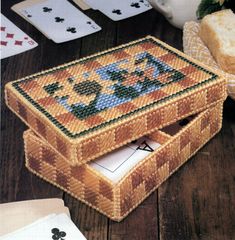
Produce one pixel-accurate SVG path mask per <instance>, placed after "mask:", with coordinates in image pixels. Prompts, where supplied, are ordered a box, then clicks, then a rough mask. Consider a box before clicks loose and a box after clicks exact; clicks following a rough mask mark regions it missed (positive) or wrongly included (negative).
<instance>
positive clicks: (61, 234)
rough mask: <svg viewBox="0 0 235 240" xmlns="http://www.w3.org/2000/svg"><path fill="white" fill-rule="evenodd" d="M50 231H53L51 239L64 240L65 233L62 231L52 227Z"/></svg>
mask: <svg viewBox="0 0 235 240" xmlns="http://www.w3.org/2000/svg"><path fill="white" fill-rule="evenodd" d="M51 232H52V233H53V235H52V239H53V240H65V239H64V238H63V237H65V236H66V233H65V232H63V231H60V230H59V229H58V228H53V229H52V230H51Z"/></svg>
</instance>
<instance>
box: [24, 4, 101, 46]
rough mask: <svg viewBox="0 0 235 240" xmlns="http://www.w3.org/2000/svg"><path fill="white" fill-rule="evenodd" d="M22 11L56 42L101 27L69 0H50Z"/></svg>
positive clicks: (80, 35) (87, 33)
mask: <svg viewBox="0 0 235 240" xmlns="http://www.w3.org/2000/svg"><path fill="white" fill-rule="evenodd" d="M20 13H21V14H22V15H23V16H24V18H27V19H28V21H29V22H31V23H32V24H33V25H34V26H35V27H37V28H38V29H39V30H40V31H41V32H42V33H44V34H45V35H46V36H48V38H50V39H52V40H53V41H54V42H56V43H61V42H66V41H70V40H73V39H76V38H80V37H83V36H86V35H89V34H91V33H94V32H97V31H99V30H100V29H101V27H100V26H98V25H97V24H96V23H95V22H94V21H93V20H92V19H90V18H89V17H87V16H86V15H85V14H83V13H82V12H81V11H79V10H78V9H77V8H75V7H74V6H73V5H72V4H71V3H69V2H68V1H67V0H48V1H43V2H41V3H37V4H35V5H33V6H29V7H25V8H22V9H21V10H20Z"/></svg>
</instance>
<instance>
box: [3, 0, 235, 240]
mask: <svg viewBox="0 0 235 240" xmlns="http://www.w3.org/2000/svg"><path fill="white" fill-rule="evenodd" d="M17 2H19V1H14V0H8V1H4V2H3V3H2V12H3V14H5V16H6V17H8V18H9V19H10V20H11V21H13V22H14V23H16V25H17V26H19V27H20V28H21V29H22V30H23V31H25V32H26V33H28V34H29V35H30V36H31V37H32V38H33V39H35V40H36V41H37V42H38V43H39V46H38V47H37V48H35V49H33V50H30V51H28V52H25V53H22V54H19V55H16V56H13V57H10V58H7V59H4V60H3V61H2V102H1V103H2V105H1V107H2V108H1V113H2V121H1V140H2V142H1V150H2V151H1V167H0V194H1V195H0V202H2V203H5V202H11V201H17V200H26V199H37V198H50V197H58V198H63V199H64V201H65V205H66V206H68V207H69V209H70V212H71V215H72V220H73V221H74V222H75V223H76V225H77V226H78V227H79V229H80V230H81V231H82V233H83V234H84V235H85V236H86V237H87V239H89V240H90V239H101V240H103V239H111V240H119V239H123V240H124V239H125V240H126V239H127V240H132V239H140V240H142V239H143V240H147V239H148V240H150V239H159V240H160V239H161V240H170V239H172V240H184V239H212V240H214V239H219V240H230V239H235V209H234V208H235V141H234V140H235V102H233V101H232V100H231V99H227V101H226V102H225V109H224V120H223V128H222V130H221V131H220V133H219V134H218V135H216V137H214V138H213V139H212V140H211V141H210V142H209V143H208V144H206V146H204V147H203V148H202V149H201V150H200V151H199V152H198V153H197V154H196V155H195V156H194V157H193V158H192V159H190V160H189V161H188V162H187V163H186V164H185V165H184V166H183V167H181V168H180V170H178V171H177V172H176V173H175V174H174V175H173V176H172V177H170V178H169V179H168V180H167V181H166V182H165V183H164V184H162V186H161V187H160V188H159V189H158V190H157V191H155V192H154V193H153V194H152V195H151V196H150V197H148V198H147V199H146V200H145V201H144V202H143V203H142V204H141V205H140V206H139V207H138V208H137V209H136V210H134V211H133V212H132V213H131V214H130V215H129V216H128V217H127V218H126V219H124V220H123V221H122V222H121V223H116V222H113V221H111V220H109V219H108V218H106V217H105V216H103V215H102V214H100V213H98V212H97V211H95V210H93V209H92V208H90V207H87V206H86V205H85V204H83V203H81V202H80V201H78V200H76V199H74V198H73V197H71V196H70V195H68V194H67V193H65V192H63V191H61V190H59V189H57V188H56V187H54V186H52V185H50V184H48V183H46V182H44V181H43V180H41V179H39V178H38V177H36V176H34V175H33V174H31V173H30V172H28V171H27V169H26V168H25V166H24V149H23V140H22V133H23V131H24V130H25V129H27V127H26V126H25V125H24V124H23V123H22V122H21V120H19V119H18V118H17V117H16V116H15V115H14V114H13V113H12V112H11V111H10V110H9V109H8V108H7V107H6V105H5V102H4V95H3V88H4V85H5V83H7V82H9V81H11V80H15V79H18V78H21V77H24V76H26V75H29V74H33V73H36V72H38V71H41V70H43V69H48V68H51V67H53V66H56V65H59V64H62V63H65V62H69V61H72V60H74V59H78V58H81V57H83V56H87V55H89V54H92V53H96V52H98V51H102V50H105V49H108V48H110V47H113V46H116V45H119V44H122V43H127V42H129V41H132V40H135V39H138V38H141V37H143V36H146V35H148V34H151V35H154V36H156V37H158V38H160V39H161V40H163V41H165V42H167V43H168V44H170V45H172V46H174V47H176V48H178V49H181V50H182V31H181V30H179V29H176V28H174V27H172V26H171V25H170V24H169V23H168V22H167V21H166V20H165V18H164V17H163V16H162V15H160V14H159V13H158V12H156V11H154V10H151V11H149V12H146V13H144V14H141V15H139V16H136V17H133V18H130V19H127V20H123V21H120V22H113V21H111V20H110V19H108V18H107V17H105V16H104V15H103V14H101V13H100V12H97V11H93V10H89V11H87V12H86V13H87V15H89V16H90V17H91V18H93V19H94V20H95V21H96V22H97V23H98V24H99V25H100V26H102V28H103V29H102V31H100V32H98V33H96V34H93V35H90V36H87V37H84V38H82V39H78V40H74V41H71V42H67V43H63V44H55V43H53V42H52V41H50V40H48V39H47V38H46V37H44V36H43V35H42V34H41V33H40V32H39V31H38V30H36V29H35V28H34V27H33V26H32V25H30V24H29V23H27V22H26V21H25V20H23V19H22V18H21V17H19V16H18V15H17V14H15V13H14V12H13V11H11V10H10V7H11V6H12V5H13V4H14V3H17ZM1 220H2V219H1Z"/></svg>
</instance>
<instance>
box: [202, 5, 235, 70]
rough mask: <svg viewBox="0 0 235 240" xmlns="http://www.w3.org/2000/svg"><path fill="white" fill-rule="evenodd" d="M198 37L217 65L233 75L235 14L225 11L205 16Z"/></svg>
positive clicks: (234, 64) (234, 68)
mask: <svg viewBox="0 0 235 240" xmlns="http://www.w3.org/2000/svg"><path fill="white" fill-rule="evenodd" d="M199 36H200V37H201V39H202V41H203V42H204V43H205V44H206V46H207V47H208V48H209V50H210V52H211V54H212V55H213V57H214V58H215V60H216V61H217V63H218V65H219V66H220V67H221V68H222V69H223V70H224V71H226V72H228V73H232V74H235V14H234V13H233V12H232V11H231V10H230V9H226V10H222V11H219V12H215V13H212V14H209V15H207V16H205V17H204V18H203V19H202V22H201V25H200V30H199Z"/></svg>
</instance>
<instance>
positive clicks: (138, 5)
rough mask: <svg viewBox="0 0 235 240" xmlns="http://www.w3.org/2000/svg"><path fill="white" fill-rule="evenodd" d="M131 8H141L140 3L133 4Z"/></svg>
mask: <svg viewBox="0 0 235 240" xmlns="http://www.w3.org/2000/svg"><path fill="white" fill-rule="evenodd" d="M131 7H135V8H140V4H139V3H137V2H135V3H134V2H133V3H132V4H131Z"/></svg>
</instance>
